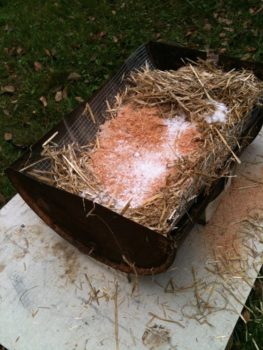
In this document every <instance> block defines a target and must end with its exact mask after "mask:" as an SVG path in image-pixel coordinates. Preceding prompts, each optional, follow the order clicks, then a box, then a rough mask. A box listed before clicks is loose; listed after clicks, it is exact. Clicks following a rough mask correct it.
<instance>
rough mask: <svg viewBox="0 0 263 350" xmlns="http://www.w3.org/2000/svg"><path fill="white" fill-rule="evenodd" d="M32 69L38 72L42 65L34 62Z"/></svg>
mask: <svg viewBox="0 0 263 350" xmlns="http://www.w3.org/2000/svg"><path fill="white" fill-rule="evenodd" d="M34 68H35V71H36V72H39V71H41V69H42V64H41V63H40V62H38V61H35V62H34Z"/></svg>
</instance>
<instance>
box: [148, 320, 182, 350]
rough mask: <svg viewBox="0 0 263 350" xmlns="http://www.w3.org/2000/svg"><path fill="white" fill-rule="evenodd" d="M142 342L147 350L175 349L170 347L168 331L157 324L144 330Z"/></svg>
mask: <svg viewBox="0 0 263 350" xmlns="http://www.w3.org/2000/svg"><path fill="white" fill-rule="evenodd" d="M142 342H143V344H144V345H145V346H146V347H147V349H149V350H173V349H175V347H173V346H172V345H171V336H170V330H169V329H167V328H165V327H164V326H161V325H157V324H154V325H153V326H151V327H147V328H146V329H145V331H144V334H143V336H142Z"/></svg>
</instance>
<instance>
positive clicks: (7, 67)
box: [0, 0, 263, 349]
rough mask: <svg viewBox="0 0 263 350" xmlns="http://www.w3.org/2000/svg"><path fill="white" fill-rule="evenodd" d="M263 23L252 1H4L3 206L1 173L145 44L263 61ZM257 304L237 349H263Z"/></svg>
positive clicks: (0, 74)
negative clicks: (169, 44) (172, 45)
mask: <svg viewBox="0 0 263 350" xmlns="http://www.w3.org/2000/svg"><path fill="white" fill-rule="evenodd" d="M262 25H263V4H262V1H261V2H260V1H252V0H248V1H244V0H233V1H222V0H221V1H220V0H199V1H191V0H184V1H183V0H174V1H172V0H170V1H169V0H151V1H148V0H145V1H142V0H140V1H132V0H129V1H124V0H122V1H121V0H111V1H106V0H101V1H95V0H71V1H67V0H57V1H55V0H43V1H38V0H12V1H11V0H9V1H8V0H0V61H1V64H0V205H1V204H3V203H4V202H5V201H6V200H8V199H10V198H11V196H13V195H14V193H15V191H14V189H13V187H12V186H11V185H10V183H9V181H8V179H7V178H6V176H5V175H4V169H5V168H6V167H7V166H8V165H9V164H10V163H11V162H13V161H14V160H15V159H16V158H18V156H19V155H20V154H21V152H23V150H24V149H26V148H28V147H29V146H30V145H31V144H32V143H34V142H35V141H37V140H38V139H39V138H40V136H41V135H43V134H44V133H45V132H47V131H48V130H49V129H50V128H51V127H52V126H53V125H54V124H56V123H57V122H58V121H59V120H61V119H62V117H63V115H64V114H65V113H66V112H69V111H71V110H72V109H73V108H74V107H76V106H77V105H78V104H79V102H80V101H81V100H82V99H84V100H85V99H87V98H89V97H90V96H91V94H92V93H93V92H94V91H95V90H97V89H98V87H100V85H101V84H102V83H103V82H104V81H105V80H106V79H107V78H108V77H109V76H110V75H111V74H112V73H113V72H114V70H116V69H117V68H118V66H119V64H120V63H121V62H123V60H124V59H126V58H127V56H128V55H129V54H130V53H131V52H132V51H133V50H134V49H135V48H136V47H138V46H139V45H140V44H141V43H143V42H146V41H148V40H164V41H174V42H177V43H181V44H184V45H187V46H190V47H196V48H199V49H215V50H217V51H218V52H221V53H226V54H228V55H233V56H236V57H241V58H243V59H251V60H257V61H263V36H262ZM261 287H262V285H261ZM257 298H258V297H257ZM257 302H258V299H257ZM252 304H253V303H252ZM258 305H260V308H261V314H259V313H258V311H257V313H256V316H255V318H256V322H253V321H249V323H250V324H251V325H252V326H251V327H249V329H248V330H247V333H246V332H245V328H244V327H242V326H243V325H242V324H241V325H239V326H238V329H237V331H236V335H235V340H234V347H233V349H256V347H255V344H254V342H253V341H252V338H253V339H254V341H256V343H257V344H258V346H259V348H263V328H262V327H263V317H262V310H263V308H262V295H261V304H257V306H258ZM253 317H254V316H253V315H251V318H253ZM250 324H249V326H250ZM249 333H252V336H249ZM243 334H245V335H246V334H247V336H245V337H243Z"/></svg>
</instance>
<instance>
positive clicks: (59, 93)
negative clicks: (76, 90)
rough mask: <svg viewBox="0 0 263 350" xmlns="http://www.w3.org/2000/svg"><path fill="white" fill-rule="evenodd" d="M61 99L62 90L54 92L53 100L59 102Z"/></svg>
mask: <svg viewBox="0 0 263 350" xmlns="http://www.w3.org/2000/svg"><path fill="white" fill-rule="evenodd" d="M62 99H63V93H62V91H58V92H56V95H55V101H56V102H60V101H61V100H62Z"/></svg>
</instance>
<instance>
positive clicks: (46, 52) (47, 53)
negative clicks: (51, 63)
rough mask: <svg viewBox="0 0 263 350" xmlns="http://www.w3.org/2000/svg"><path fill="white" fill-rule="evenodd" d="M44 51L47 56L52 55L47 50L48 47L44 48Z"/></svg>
mask: <svg viewBox="0 0 263 350" xmlns="http://www.w3.org/2000/svg"><path fill="white" fill-rule="evenodd" d="M44 51H45V54H46V55H47V56H48V57H52V55H51V52H50V51H49V49H44Z"/></svg>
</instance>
